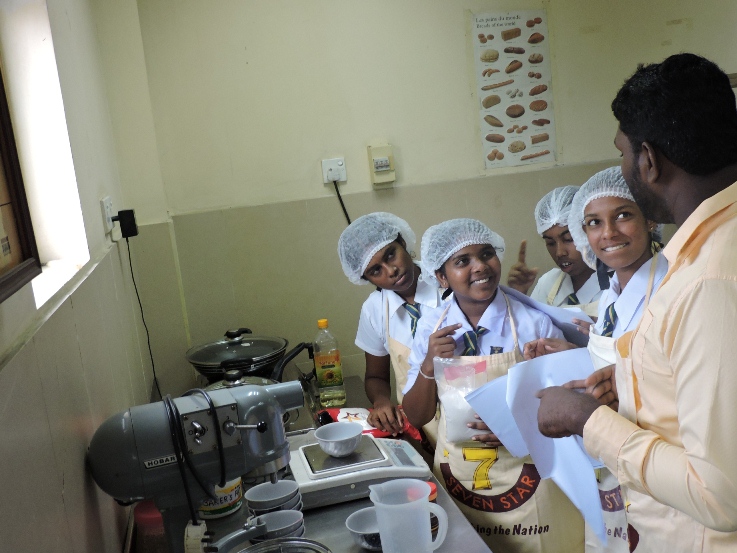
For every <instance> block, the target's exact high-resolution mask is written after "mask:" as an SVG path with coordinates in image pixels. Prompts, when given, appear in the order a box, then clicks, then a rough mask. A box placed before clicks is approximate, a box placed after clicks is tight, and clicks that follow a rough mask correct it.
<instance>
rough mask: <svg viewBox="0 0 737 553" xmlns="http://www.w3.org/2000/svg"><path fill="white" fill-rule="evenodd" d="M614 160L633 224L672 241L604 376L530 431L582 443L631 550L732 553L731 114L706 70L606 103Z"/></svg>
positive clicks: (724, 86)
mask: <svg viewBox="0 0 737 553" xmlns="http://www.w3.org/2000/svg"><path fill="white" fill-rule="evenodd" d="M612 110H613V111H614V115H615V117H616V118H617V120H618V121H619V129H618V131H617V134H616V138H615V141H614V143H615V146H616V147H617V149H619V150H620V151H621V152H622V172H623V174H624V177H625V179H626V181H627V184H628V186H629V188H630V190H631V191H632V194H633V196H634V197H635V200H636V202H637V204H638V205H639V206H640V207H641V209H642V211H643V213H644V214H645V217H646V218H648V219H650V220H654V221H657V222H659V223H675V224H676V225H677V226H678V227H679V228H678V230H677V232H676V233H675V235H674V236H673V238H672V239H671V240H670V242H669V244H668V245H667V246H666V247H665V249H664V250H663V254H664V255H665V257H666V258H667V259H668V263H669V266H670V269H669V271H668V274H667V275H666V276H665V278H664V279H663V281H662V283H661V285H660V288H659V289H658V291H657V293H655V295H654V296H653V297H652V299H651V300H650V303H649V305H648V308H647V309H646V310H645V312H644V314H643V317H642V320H641V322H640V324H639V326H638V328H637V329H636V330H634V331H632V332H629V333H627V334H624V335H623V336H622V337H620V338H619V340H618V341H617V364H616V368H615V369H612V368H605V369H602V370H601V371H599V372H597V373H594V375H592V376H591V377H589V379H587V380H586V382H585V385H586V389H587V391H588V392H589V393H588V394H580V393H576V392H574V391H572V390H569V389H567V388H563V387H552V388H547V389H545V390H543V391H541V392H540V393H539V396H540V398H541V404H540V410H539V412H538V422H539V426H540V431H541V432H542V433H543V434H545V435H548V436H551V437H561V436H566V435H571V434H578V435H581V436H583V439H584V445H585V447H586V449H587V450H588V452H589V453H590V454H591V455H592V456H594V457H597V458H600V459H601V460H602V461H603V462H604V463H605V464H606V466H607V467H608V468H609V469H610V470H611V471H612V472H613V473H614V474H615V475H617V478H618V479H619V482H620V484H621V485H622V488H623V490H624V491H625V494H626V502H627V504H628V508H627V518H628V522H629V524H630V525H631V527H633V528H634V529H635V530H636V531H635V532H631V535H630V536H629V537H630V550H631V551H636V552H647V553H652V552H664V553H679V552H683V553H693V552H698V551H703V552H722V551H724V552H726V551H730V552H733V551H737V432H735V426H737V339H735V337H734V335H733V333H734V329H735V328H737V253H736V252H735V237H737V183H736V182H735V181H737V109H736V108H735V97H734V93H733V92H732V89H731V88H730V84H729V79H728V77H727V76H726V75H725V74H724V73H723V72H722V71H721V70H720V69H719V68H718V67H717V66H716V65H715V64H713V63H712V62H710V61H708V60H705V59H704V58H701V57H699V56H695V55H693V54H677V55H674V56H671V57H669V58H667V59H666V60H665V61H663V62H662V63H659V64H652V65H648V66H640V67H639V68H638V70H637V71H636V72H635V73H634V75H633V76H632V77H630V78H629V79H628V80H627V81H626V82H625V84H624V86H623V87H622V89H621V90H620V91H619V93H618V94H617V97H616V98H615V100H614V102H613V103H612Z"/></svg>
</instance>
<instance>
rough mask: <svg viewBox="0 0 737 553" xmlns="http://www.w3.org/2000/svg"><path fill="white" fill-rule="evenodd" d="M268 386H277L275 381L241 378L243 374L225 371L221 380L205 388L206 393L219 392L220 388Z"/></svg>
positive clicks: (258, 377) (237, 371)
mask: <svg viewBox="0 0 737 553" xmlns="http://www.w3.org/2000/svg"><path fill="white" fill-rule="evenodd" d="M269 384H278V382H277V381H276V380H272V379H270V378H264V377H262V376H243V372H242V371H239V370H229V371H226V373H225V376H224V378H223V380H221V381H220V382H215V383H214V384H210V385H209V386H208V387H207V388H205V391H206V392H211V391H212V390H219V389H220V388H233V387H234V386H246V385H254V386H268V385H269Z"/></svg>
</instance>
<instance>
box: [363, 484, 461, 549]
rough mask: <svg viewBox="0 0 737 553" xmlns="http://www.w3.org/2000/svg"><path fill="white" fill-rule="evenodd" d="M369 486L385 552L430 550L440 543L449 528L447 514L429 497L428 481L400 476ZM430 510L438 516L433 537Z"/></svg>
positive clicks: (370, 497)
mask: <svg viewBox="0 0 737 553" xmlns="http://www.w3.org/2000/svg"><path fill="white" fill-rule="evenodd" d="M369 490H370V493H369V499H370V500H371V501H372V502H373V503H374V505H375V506H376V518H377V520H378V523H379V535H380V536H381V548H382V550H383V551H384V553H407V552H408V551H412V552H414V553H430V551H434V550H435V549H437V548H438V547H440V546H441V545H442V543H443V540H445V534H446V532H447V531H448V515H447V514H446V512H445V509H443V508H442V507H441V506H440V505H437V504H435V503H430V501H429V500H428V496H429V495H430V485H429V484H428V483H427V482H424V481H422V480H415V479H413V478H399V479H397V480H389V481H388V482H384V483H383V484H374V485H372V486H369ZM430 513H433V514H434V515H435V516H437V517H438V523H439V525H438V535H437V536H436V537H435V540H432V534H431V532H430ZM431 540H432V541H431Z"/></svg>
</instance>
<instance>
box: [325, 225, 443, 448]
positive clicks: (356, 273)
mask: <svg viewBox="0 0 737 553" xmlns="http://www.w3.org/2000/svg"><path fill="white" fill-rule="evenodd" d="M414 247H415V233H414V232H412V229H411V228H410V226H409V225H408V224H407V222H406V221H405V220H404V219H401V218H400V217H397V216H396V215H393V214H391V213H383V212H377V213H370V214H368V215H364V216H362V217H359V218H358V219H356V220H355V221H353V222H352V223H351V224H350V225H349V226H348V228H346V229H345V230H344V231H343V233H342V234H341V235H340V239H339V240H338V255H339V257H340V263H341V266H342V267H343V272H344V273H345V275H346V276H347V277H348V279H349V280H350V281H351V282H353V283H354V284H373V285H374V286H375V287H376V290H374V291H373V292H371V294H370V295H369V297H368V298H367V299H366V301H365V302H364V304H363V307H362V308H361V315H360V318H359V320H358V332H357V333H356V341H355V343H356V345H357V346H358V347H359V348H361V349H362V350H363V351H364V352H365V356H366V376H365V379H364V388H365V390H366V395H367V396H368V398H369V401H371V403H372V405H373V410H372V411H371V414H370V416H369V419H368V422H369V424H371V425H372V426H374V427H376V428H378V429H379V430H383V431H385V432H391V433H392V434H397V433H398V432H400V431H401V430H402V427H403V425H404V417H403V415H402V411H401V409H399V408H398V407H396V406H394V405H393V403H392V399H391V383H390V377H391V370H392V368H393V369H394V376H395V382H396V387H397V390H396V399H397V402H398V404H401V402H402V389H403V388H404V385H405V383H406V382H407V371H408V370H409V364H408V358H409V353H410V347H411V345H412V338H413V337H414V334H415V331H416V328H417V323H418V321H419V319H420V317H422V315H423V313H424V312H425V311H426V310H428V309H432V308H435V307H437V306H438V305H439V303H440V292H439V291H438V288H437V286H436V285H432V284H428V283H426V282H423V281H420V280H419V276H420V272H421V269H420V266H419V265H418V264H416V263H415V262H414V261H413V260H412V256H411V253H410V252H412V251H413V250H414ZM436 426H437V425H436V424H435V425H433V424H428V428H427V429H425V432H426V434H427V435H428V436H427V437H428V439H429V440H430V445H433V444H434V443H435V434H436V432H437V431H436ZM418 428H419V427H418Z"/></svg>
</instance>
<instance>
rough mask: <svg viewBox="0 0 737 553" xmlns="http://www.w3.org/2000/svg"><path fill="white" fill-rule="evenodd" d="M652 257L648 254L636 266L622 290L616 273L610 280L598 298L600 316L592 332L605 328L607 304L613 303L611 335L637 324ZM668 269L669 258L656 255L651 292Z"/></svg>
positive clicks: (642, 306) (614, 335) (599, 331)
mask: <svg viewBox="0 0 737 553" xmlns="http://www.w3.org/2000/svg"><path fill="white" fill-rule="evenodd" d="M653 259H656V258H655V257H651V258H650V259H648V260H647V261H646V262H645V263H643V265H642V267H640V268H639V269H637V271H636V272H635V274H634V275H632V278H631V279H630V281H629V282H628V283H627V286H625V288H624V290H622V289H621V288H620V286H619V279H618V278H617V273H614V275H612V278H610V279H609V289H608V290H604V293H603V294H602V295H601V298H599V318H598V319H597V320H596V325H595V326H594V334H599V335H601V331H602V330H603V328H604V314H605V313H606V310H607V309H608V308H609V306H610V305H611V304H612V302H614V311H616V312H617V322H616V323H615V325H614V332H612V338H619V337H620V336H621V335H622V334H624V333H625V332H629V331H630V330H634V329H635V327H636V326H637V323H638V322H639V321H640V318H641V317H642V311H643V308H644V305H645V295H646V294H647V283H648V282H649V280H650V267H652V264H653ZM667 272H668V260H667V259H666V258H665V256H664V255H663V254H662V253H661V254H659V255H658V256H657V261H656V265H655V276H654V278H653V290H652V294H654V293H655V291H656V290H657V289H658V286H660V282H661V281H662V280H663V277H665V274H666V273H667Z"/></svg>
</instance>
